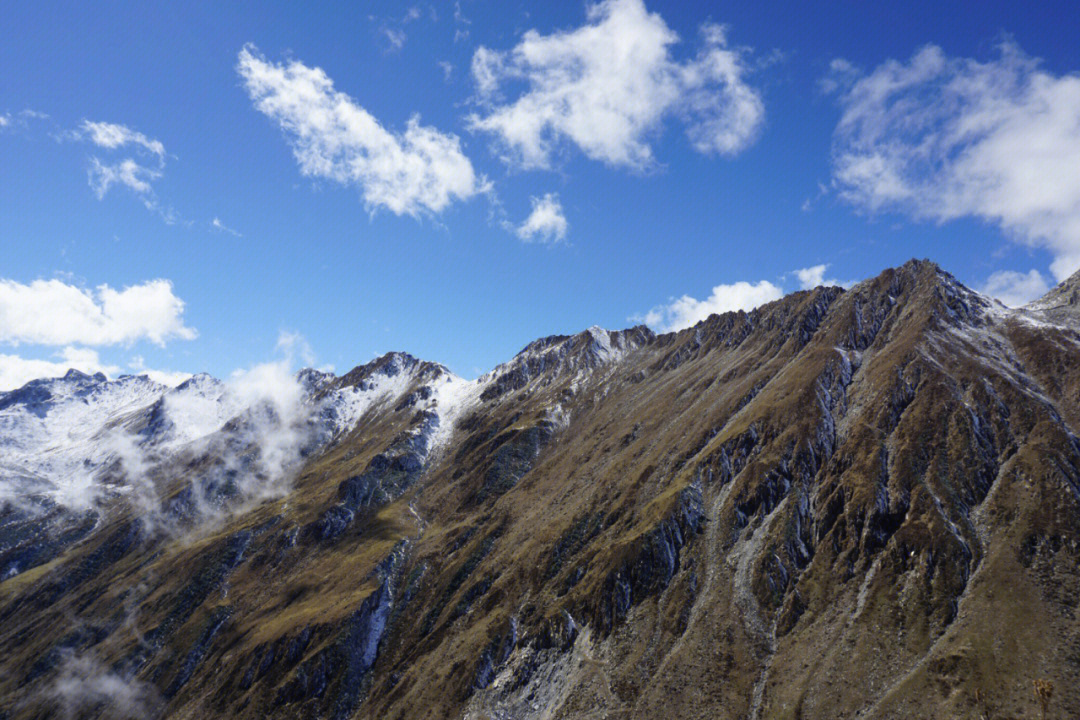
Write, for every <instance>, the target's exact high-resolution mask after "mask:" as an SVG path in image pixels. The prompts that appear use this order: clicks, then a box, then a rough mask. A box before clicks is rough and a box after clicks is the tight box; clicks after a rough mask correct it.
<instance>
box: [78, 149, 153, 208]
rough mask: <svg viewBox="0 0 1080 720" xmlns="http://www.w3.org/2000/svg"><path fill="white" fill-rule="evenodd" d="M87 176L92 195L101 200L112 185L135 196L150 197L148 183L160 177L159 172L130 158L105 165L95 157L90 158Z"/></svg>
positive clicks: (150, 192) (150, 189) (151, 192)
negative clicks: (128, 190)
mask: <svg viewBox="0 0 1080 720" xmlns="http://www.w3.org/2000/svg"><path fill="white" fill-rule="evenodd" d="M87 175H88V179H89V182H90V187H91V188H93V189H94V194H95V195H97V197H98V200H102V199H104V197H105V193H107V192H109V188H111V187H112V186H113V185H123V186H125V187H127V188H130V189H131V190H132V192H134V193H135V194H136V195H144V196H150V195H152V194H153V192H154V188H153V187H152V186H151V185H150V183H151V182H153V181H154V180H157V179H158V178H160V177H161V171H160V170H155V169H154V168H149V167H146V166H145V165H140V164H139V163H137V162H135V161H134V160H133V159H131V158H127V159H125V160H122V161H120V162H118V163H115V164H113V165H106V164H104V163H102V162H101V161H100V160H99V159H98V158H96V157H95V158H90V169H89V170H88V171H87Z"/></svg>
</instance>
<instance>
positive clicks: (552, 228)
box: [515, 193, 569, 242]
mask: <svg viewBox="0 0 1080 720" xmlns="http://www.w3.org/2000/svg"><path fill="white" fill-rule="evenodd" d="M568 228H569V224H568V223H567V222H566V216H565V215H563V209H562V203H560V202H559V196H558V195H557V194H555V193H547V194H546V195H544V196H543V197H534V198H532V212H531V213H529V217H527V218H526V219H525V222H523V223H522V224H521V225H519V226H518V227H517V229H516V230H515V232H516V233H517V236H518V237H519V238H521V239H522V240H525V241H532V240H539V241H541V242H552V241H556V242H557V241H559V240H562V239H563V238H565V237H566V231H567V229H568Z"/></svg>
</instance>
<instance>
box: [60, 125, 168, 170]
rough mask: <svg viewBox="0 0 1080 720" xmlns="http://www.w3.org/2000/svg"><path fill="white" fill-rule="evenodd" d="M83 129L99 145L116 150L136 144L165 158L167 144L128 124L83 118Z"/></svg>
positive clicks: (87, 136)
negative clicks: (92, 120) (133, 128)
mask: <svg viewBox="0 0 1080 720" xmlns="http://www.w3.org/2000/svg"><path fill="white" fill-rule="evenodd" d="M81 129H82V132H83V137H85V138H86V139H88V140H89V141H90V142H92V143H93V144H95V145H97V146H98V147H102V148H108V149H109V150H115V149H117V148H122V147H124V146H127V145H134V146H137V147H141V148H143V149H145V150H148V151H149V152H151V153H152V154H154V155H156V156H157V157H158V158H160V159H161V160H162V161H164V159H165V146H164V145H162V144H161V141H160V140H155V139H153V138H149V137H147V136H146V135H143V134H142V133H141V132H137V131H135V130H132V129H131V128H129V127H127V126H126V125H118V124H116V123H108V122H91V121H90V120H83V122H82V125H81Z"/></svg>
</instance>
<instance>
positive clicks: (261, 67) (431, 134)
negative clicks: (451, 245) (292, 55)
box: [237, 45, 487, 216]
mask: <svg viewBox="0 0 1080 720" xmlns="http://www.w3.org/2000/svg"><path fill="white" fill-rule="evenodd" d="M237 72H239V73H240V76H241V77H242V78H243V79H244V83H245V86H246V88H247V91H248V94H249V95H250V97H251V99H252V101H253V102H254V103H255V107H256V108H257V109H258V110H259V111H260V112H262V113H264V114H265V115H267V116H268V117H270V118H271V119H273V120H275V121H277V122H278V124H279V125H281V128H282V130H283V131H284V132H285V134H286V135H287V136H288V137H289V139H290V142H291V144H292V148H293V154H294V155H295V157H296V160H297V162H298V163H299V165H300V171H301V172H302V173H303V174H304V175H307V176H309V177H320V178H326V179H329V180H333V181H335V182H339V183H341V184H348V183H355V184H356V185H358V186H359V187H360V191H361V194H362V195H363V198H364V204H365V205H366V206H367V208H368V209H369V210H371V211H375V210H376V209H378V208H386V209H388V210H390V211H391V212H393V213H395V214H397V215H402V214H408V215H413V216H416V215H419V214H421V213H425V212H430V213H437V212H439V211H441V210H443V209H444V208H446V207H447V206H448V205H449V204H450V203H451V202H453V201H455V200H465V199H468V198H470V197H472V196H474V195H476V194H477V193H480V192H483V191H485V190H486V189H487V184H486V182H485V181H484V180H483V179H482V178H478V177H477V175H476V173H475V171H474V170H473V166H472V163H471V162H470V161H469V159H468V158H467V157H466V156H465V155H464V154H463V153H462V151H461V142H460V140H459V139H458V137H457V136H456V135H452V134H444V133H441V132H439V131H438V130H436V129H434V128H432V127H425V126H422V125H421V124H420V120H419V118H418V117H417V116H413V117H412V118H410V119H409V121H408V123H407V124H406V127H405V132H403V133H392V132H390V131H388V130H387V129H386V128H384V127H383V126H382V125H381V124H380V123H379V121H378V120H376V119H375V118H374V117H373V116H372V115H371V114H370V113H369V112H368V111H367V110H365V109H364V108H362V107H361V106H359V105H357V104H356V102H355V101H354V100H353V99H352V98H350V97H349V96H348V95H346V94H345V93H342V92H338V91H336V90H334V84H333V82H332V81H331V80H330V78H329V77H327V75H326V73H325V72H323V71H322V69H320V68H317V67H314V68H313V67H308V66H306V65H304V64H303V63H301V62H299V61H296V60H293V61H290V62H288V63H285V64H277V63H271V62H268V61H267V60H266V59H264V58H263V57H262V56H261V55H260V54H259V52H258V50H257V49H256V48H255V47H254V46H251V45H247V46H245V47H244V48H243V49H242V50H241V51H240V54H239V57H238V62H237Z"/></svg>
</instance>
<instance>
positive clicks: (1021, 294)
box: [979, 269, 1050, 307]
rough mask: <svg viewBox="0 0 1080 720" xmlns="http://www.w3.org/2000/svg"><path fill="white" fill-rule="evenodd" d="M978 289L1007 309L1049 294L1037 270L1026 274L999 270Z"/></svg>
mask: <svg viewBox="0 0 1080 720" xmlns="http://www.w3.org/2000/svg"><path fill="white" fill-rule="evenodd" d="M979 289H980V290H981V291H982V292H984V293H986V294H987V295H990V296H992V297H996V298H997V299H998V300H1000V301H1001V302H1003V303H1004V304H1006V305H1008V306H1009V307H1020V306H1021V305H1027V304H1028V303H1029V302H1031V301H1032V300H1038V299H1039V298H1041V297H1042V296H1043V295H1045V294H1046V293H1047V292H1049V290H1050V285H1049V283H1047V282H1046V278H1044V277H1043V275H1042V273H1040V272H1039V271H1038V270H1034V269H1033V270H1031V271H1030V272H1027V273H1022V272H1015V271H1013V270H999V271H997V272H995V273H993V274H992V275H991V276H990V277H989V278H987V279H986V284H985V285H983V286H982V287H981V288H979Z"/></svg>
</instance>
